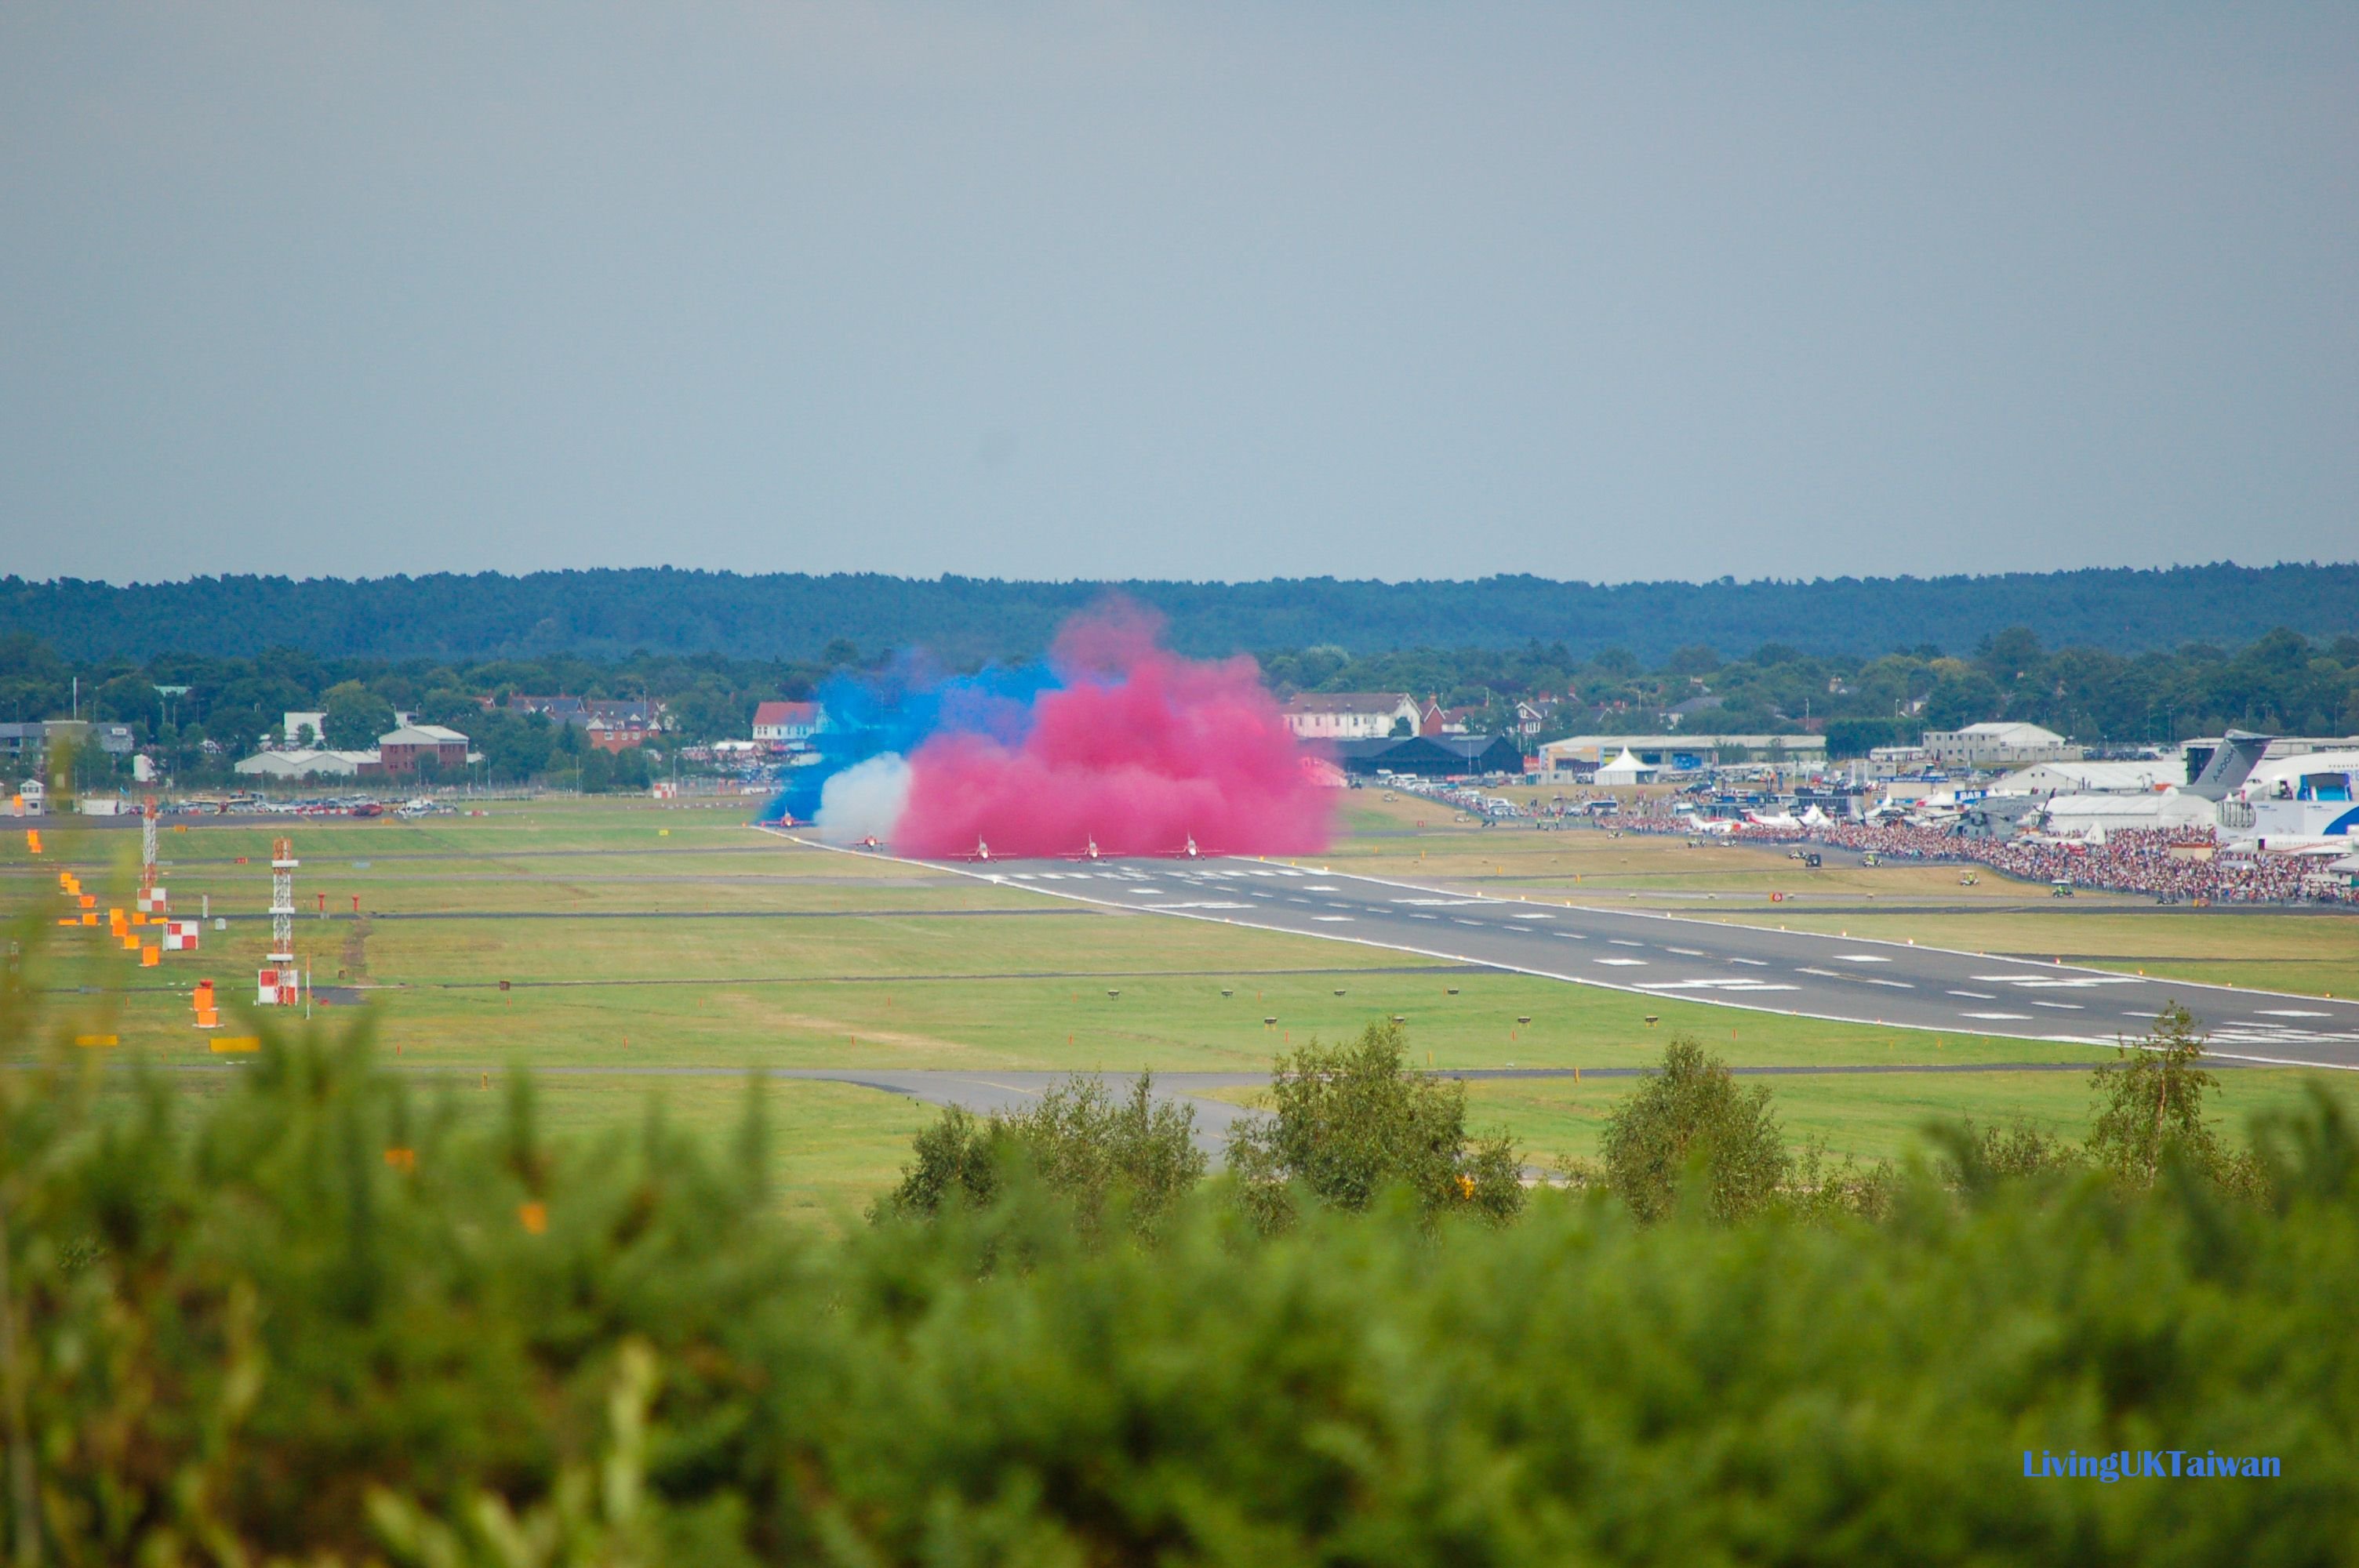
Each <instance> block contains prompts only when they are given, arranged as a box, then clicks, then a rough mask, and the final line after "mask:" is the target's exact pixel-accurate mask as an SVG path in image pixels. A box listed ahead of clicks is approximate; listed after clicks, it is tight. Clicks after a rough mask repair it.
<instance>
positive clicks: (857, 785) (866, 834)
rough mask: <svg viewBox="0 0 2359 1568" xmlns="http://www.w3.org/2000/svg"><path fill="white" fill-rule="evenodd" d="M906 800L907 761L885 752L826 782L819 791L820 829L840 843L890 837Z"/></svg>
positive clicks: (893, 753) (824, 836) (907, 795)
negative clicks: (857, 839)
mask: <svg viewBox="0 0 2359 1568" xmlns="http://www.w3.org/2000/svg"><path fill="white" fill-rule="evenodd" d="M908 799H909V764H908V762H906V761H904V760H903V758H902V756H901V754H900V753H899V752H880V753H878V754H877V755H875V756H874V757H870V758H869V759H868V760H867V761H865V762H854V763H853V765H852V766H850V767H848V768H846V769H844V770H843V772H842V773H838V774H836V775H835V776H834V777H833V778H832V779H830V780H828V781H827V783H826V784H824V785H822V786H821V789H820V792H819V817H818V822H819V830H820V834H821V837H822V838H831V839H833V840H834V841H835V842H837V843H839V844H849V843H851V842H852V841H853V840H854V839H856V838H872V837H873V838H892V836H893V825H894V824H895V823H896V822H898V821H899V820H900V819H901V807H902V806H904V805H906V804H908Z"/></svg>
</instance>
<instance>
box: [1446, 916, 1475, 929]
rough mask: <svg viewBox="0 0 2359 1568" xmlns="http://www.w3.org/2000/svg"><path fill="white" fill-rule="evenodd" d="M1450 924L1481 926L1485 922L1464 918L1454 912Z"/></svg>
mask: <svg viewBox="0 0 2359 1568" xmlns="http://www.w3.org/2000/svg"><path fill="white" fill-rule="evenodd" d="M1450 924H1451V925H1473V926H1476V927H1478V928H1479V927H1480V926H1481V925H1482V924H1483V923H1482V922H1481V921H1479V920H1465V919H1462V918H1461V917H1459V916H1458V915H1455V914H1453V915H1451V917H1450Z"/></svg>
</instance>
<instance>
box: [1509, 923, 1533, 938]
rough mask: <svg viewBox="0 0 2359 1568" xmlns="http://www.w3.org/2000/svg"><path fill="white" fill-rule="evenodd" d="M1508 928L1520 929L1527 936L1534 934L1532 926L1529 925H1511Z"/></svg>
mask: <svg viewBox="0 0 2359 1568" xmlns="http://www.w3.org/2000/svg"><path fill="white" fill-rule="evenodd" d="M1507 929H1508V930H1510V931H1520V932H1522V933H1523V934H1524V935H1527V936H1529V935H1531V934H1532V928H1531V927H1530V926H1528V925H1510V926H1508V927H1507Z"/></svg>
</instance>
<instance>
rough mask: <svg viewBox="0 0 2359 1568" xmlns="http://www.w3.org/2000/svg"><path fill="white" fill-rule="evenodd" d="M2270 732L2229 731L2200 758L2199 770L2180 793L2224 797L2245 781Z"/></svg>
mask: <svg viewBox="0 0 2359 1568" xmlns="http://www.w3.org/2000/svg"><path fill="white" fill-rule="evenodd" d="M2274 739H2276V737H2275V736H2271V735H2256V734H2254V733H2253V732H2252V731H2250V730H2229V731H2228V733H2227V734H2226V735H2225V736H2223V738H2222V739H2221V741H2220V743H2219V744H2218V745H2217V746H2214V747H2213V748H2212V754H2211V755H2210V756H2209V757H2207V758H2205V759H2204V761H2203V771H2202V772H2201V773H2198V774H2196V775H2195V777H2194V778H2193V779H2191V780H2190V781H2189V782H2188V784H2187V786H2186V788H2185V789H2183V790H2182V791H2180V793H2181V794H2183V795H2194V796H2196V797H2198V798H2199V799H2202V800H2225V799H2227V798H2228V797H2229V796H2230V795H2233V794H2234V793H2235V790H2236V786H2237V785H2238V784H2243V783H2244V782H2245V775H2246V774H2248V773H2251V772H2252V771H2253V766H2254V764H2255V763H2256V762H2259V761H2260V760H2261V758H2262V757H2264V756H2265V755H2267V752H2268V749H2269V742H2270V741H2272V740H2274Z"/></svg>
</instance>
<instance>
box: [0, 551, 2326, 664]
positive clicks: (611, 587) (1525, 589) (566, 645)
mask: <svg viewBox="0 0 2359 1568" xmlns="http://www.w3.org/2000/svg"><path fill="white" fill-rule="evenodd" d="M1110 593H1120V594H1123V595H1125V596H1127V597H1129V598H1131V599H1133V600H1136V601H1138V602H1140V603H1142V604H1146V605H1148V606H1151V607H1152V608H1153V609H1155V610H1156V611H1159V612H1160V613H1161V614H1162V615H1163V616H1164V617H1165V618H1166V619H1167V621H1168V622H1169V632H1168V636H1169V642H1170V643H1171V645H1172V646H1173V647H1175V648H1177V649H1179V650H1180V652H1182V653H1187V654H1196V655H1200V656H1201V655H1213V654H1231V653H1238V652H1249V651H1256V650H1266V649H1271V648H1312V647H1333V648H1337V649H1342V650H1344V651H1346V652H1348V653H1350V654H1354V655H1365V654H1381V653H1386V652H1390V651H1394V650H1398V649H1408V648H1513V647H1520V646H1523V645H1526V644H1528V643H1543V644H1549V645H1556V644H1561V645H1562V646H1563V647H1564V648H1565V649H1566V650H1567V652H1568V653H1569V654H1571V657H1572V658H1574V659H1576V660H1581V659H1587V658H1589V657H1591V656H1593V655H1594V654H1599V653H1601V652H1603V651H1605V650H1607V649H1622V650H1626V651H1627V652H1629V653H1630V654H1635V655H1636V657H1638V658H1640V659H1642V660H1646V661H1648V662H1650V663H1651V662H1657V661H1660V660H1663V659H1667V658H1669V657H1670V656H1671V655H1672V654H1674V653H1676V652H1678V651H1680V650H1681V649H1689V648H1698V647H1703V648H1710V649H1712V650H1714V651H1715V652H1717V653H1718V654H1721V655H1722V656H1723V657H1725V658H1734V657H1738V656H1741V655H1743V654H1745V653H1747V652H1749V651H1750V650H1752V649H1754V648H1756V647H1758V646H1760V645H1761V644H1763V643H1780V644H1784V645H1788V646H1791V647H1794V648H1797V649H1799V650H1800V651H1802V652H1804V653H1807V654H1816V655H1825V656H1842V655H1848V656H1854V657H1856V656H1870V655H1875V654H1888V653H1891V652H1894V651H1896V650H1915V649H1926V648H1930V649H1936V650H1941V651H1945V652H1948V653H1951V654H1964V653H1966V652H1968V651H1970V650H1972V649H1973V648H1974V647H1976V646H1977V645H1979V644H1980V643H1982V642H1984V640H1985V639H1987V638H1989V637H1991V636H1993V635H1995V633H1999V632H2000V631H2002V630H2005V629H2006V628H2010V627H2022V628H2025V629H2027V630H2028V631H2029V632H2030V633H2033V634H2034V635H2035V636H2037V637H2038V638H2039V639H2040V641H2041V642H2042V643H2045V644H2047V645H2048V646H2050V647H2081V648H2093V649H2101V650H2104V651H2106V652H2109V653H2114V654H2141V653H2146V652H2150V651H2154V650H2159V649H2169V648H2177V647H2180V646H2181V645H2183V644H2186V643H2196V642H2201V643H2213V644H2220V645H2225V646H2231V647H2233V646H2237V645H2241V644H2244V643H2251V642H2253V641H2255V640H2256V639H2258V638H2260V637H2262V636H2264V635H2265V634H2267V633H2269V632H2270V631H2272V630H2274V629H2277V628H2280V627H2282V628H2288V629H2290V630H2292V631H2294V632H2297V633H2302V634H2304V635H2306V636H2310V637H2315V638H2326V639H2332V638H2333V637H2336V636H2339V635H2343V634H2347V633H2359V564H2354V563H2341V564H2332V563H2330V564H2323V565H2321V564H2290V565H2279V566H2270V567H2239V566H2235V565H2233V564H2230V563H2226V562H2222V563H2217V564H2213V565H2209V566H2193V567H2172V568H2158V569H2152V570H2143V569H2133V568H2093V569H2088V570H2080V571H2063V572H2038V573H2028V572H2027V573H2008V574H2004V575H1998V576H1989V577H1942V578H1909V577H1900V578H1833V579H1816V580H1812V581H1807V582H1805V581H1790V582H1789V581H1756V582H1745V583H1740V582H1736V581H1735V580H1734V579H1727V578H1723V579H1720V580H1718V581H1715V582H1705V583H1688V582H1650V583H1626V584H1614V585H1604V584H1594V583H1582V582H1559V581H1553V580H1550V579H1544V578H1538V577H1529V576H1518V577H1490V578H1483V579H1475V580H1471V581H1418V582H1398V583H1388V582H1376V581H1350V580H1343V579H1333V578H1310V579H1273V580H1268V581H1260V582H1240V583H1217V582H1214V583H1196V582H1162V581H1132V582H1119V583H1114V582H1061V583H1060V582H1024V581H1003V580H999V579H981V578H964V577H952V576H945V577H941V578H934V579H911V578H897V577H887V576H881V575H876V574H868V573H862V574H838V575H833V576H810V575H804V574H786V573H781V574H772V575H766V576H744V575H739V574H736V573H731V572H705V571H682V570H678V569H676V568H669V567H666V568H631V569H598V570H586V571H554V572H535V573H530V574H527V575H523V576H507V575H504V574H501V573H496V572H484V573H477V574H473V575H457V574H437V575H431V576H423V577H391V578H376V579H360V580H345V579H335V578H322V579H303V580H297V579H288V578H277V577H256V576H225V577H214V578H198V579H190V580H187V581H179V582H162V583H138V584H131V585H127V586H118V585H114V584H111V583H105V582H94V581H88V580H82V579H58V580H54V581H46V582H36V581H29V580H27V579H22V578H18V577H14V576H10V577H5V578H0V633H24V634H27V635H28V636H29V637H30V638H31V639H32V640H34V641H37V642H38V643H45V644H47V645H48V646H49V647H50V648H52V649H54V650H55V651H56V652H57V653H58V654H60V655H62V656H64V657H66V658H68V659H75V660H102V659H122V658H127V659H134V660H146V659H150V658H153V657H156V656H157V655H159V654H199V655H204V656H211V657H224V656H227V657H250V656H253V655H255V654H262V653H264V652H266V651H267V650H271V649H294V650H299V651H301V652H304V653H308V654H314V655H317V656H320V657H322V658H375V659H386V660H405V659H419V658H426V659H435V660H443V661H452V660H483V659H500V658H544V657H548V656H550V655H553V654H577V655H586V656H592V657H600V658H609V659H612V658H618V657H623V656H626V655H631V654H725V655H728V656H730V657H734V658H744V659H763V660H792V661H801V660H823V659H826V658H828V657H829V656H830V649H831V648H834V649H836V650H837V651H838V652H839V653H840V652H841V651H842V650H843V648H844V646H845V645H847V644H848V645H849V646H850V647H852V648H853V649H856V650H858V652H859V653H860V654H863V655H869V656H873V655H874V654H877V653H879V652H881V651H884V650H886V649H892V648H899V647H908V646H914V645H922V646H925V647H928V648H929V649H930V650H932V652H933V653H934V654H937V655H938V656H940V658H942V659H943V660H945V661H948V662H950V663H952V664H973V663H977V662H980V661H983V660H985V659H1023V658H1029V657H1032V656H1034V655H1036V654H1038V653H1040V652H1041V651H1042V650H1044V649H1045V648H1046V647H1047V646H1048V644H1049V641H1050V640H1051V638H1053V637H1054V635H1055V633H1056V629H1057V627H1058V626H1059V624H1060V622H1063V621H1064V619H1065V618H1066V617H1068V616H1069V615H1071V614H1073V613H1075V612H1076V611H1082V610H1085V609H1087V608H1089V607H1090V606H1091V605H1092V604H1093V603H1095V602H1097V601H1099V600H1102V599H1103V598H1104V597H1106V596H1107V595H1108V594H1110Z"/></svg>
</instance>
